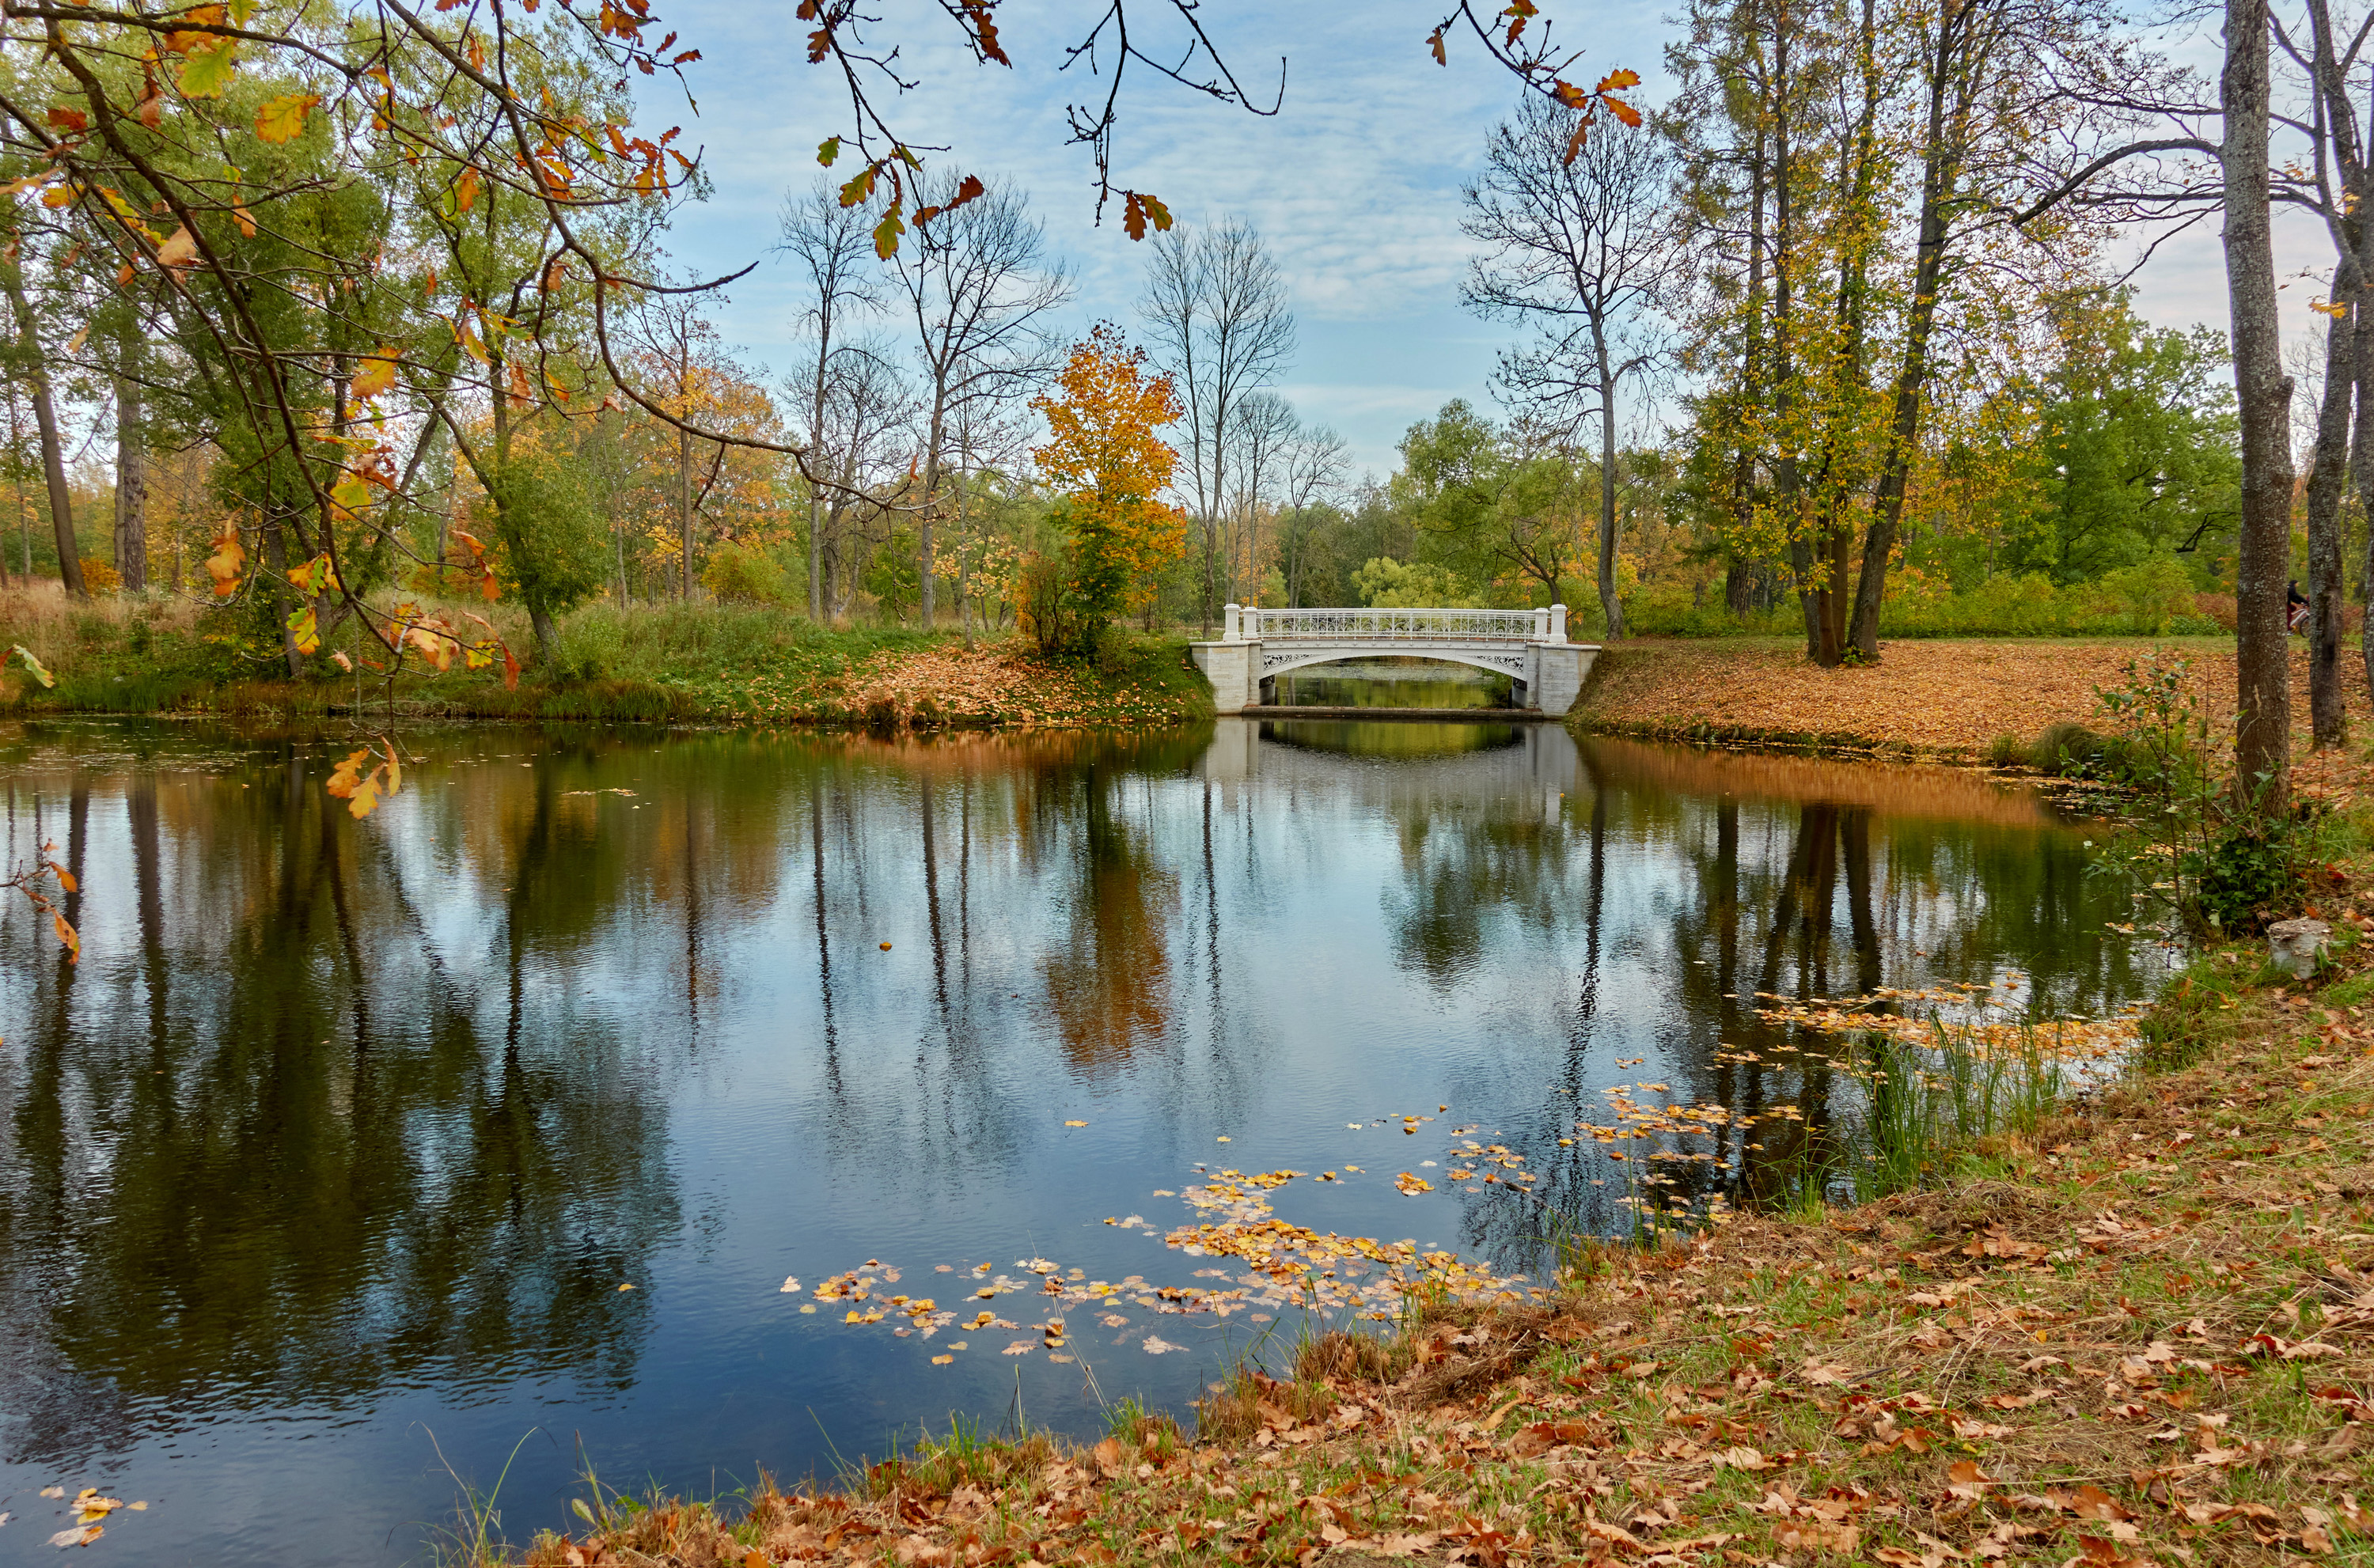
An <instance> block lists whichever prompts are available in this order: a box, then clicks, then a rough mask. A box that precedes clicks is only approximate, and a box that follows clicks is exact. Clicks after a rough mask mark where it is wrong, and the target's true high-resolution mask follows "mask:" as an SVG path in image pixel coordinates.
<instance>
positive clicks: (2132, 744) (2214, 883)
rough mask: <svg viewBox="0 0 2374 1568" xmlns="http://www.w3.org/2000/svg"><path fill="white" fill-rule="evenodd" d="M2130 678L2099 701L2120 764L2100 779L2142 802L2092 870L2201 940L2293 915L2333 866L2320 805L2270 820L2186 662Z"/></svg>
mask: <svg viewBox="0 0 2374 1568" xmlns="http://www.w3.org/2000/svg"><path fill="white" fill-rule="evenodd" d="M2124 674H2125V680H2124V681H2123V683H2122V684H2121V685H2117V686H2113V687H2102V688H2098V689H2097V691H2096V694H2095V695H2096V696H2097V698H2098V700H2099V702H2100V704H2101V707H2102V710H2103V712H2104V713H2106V714H2107V715H2109V716H2110V718H2111V719H2112V720H2115V721H2116V723H2117V724H2118V727H2119V734H2118V736H2117V737H2116V740H2117V743H2118V745H2119V748H2120V750H2121V753H2122V754H2123V756H2122V759H2121V762H2120V764H2119V766H2117V768H2116V769H2115V770H2113V771H2107V772H2106V773H2105V774H2104V775H2103V776H2104V777H2110V778H2114V779H2115V781H2116V782H2119V783H2121V784H2123V785H2124V786H2126V787H2127V788H2128V789H2130V790H2133V792H2134V795H2135V803H2134V806H2133V809H2132V810H2131V811H2130V812H2129V813H2127V816H2126V821H2125V823H2124V825H2122V826H2121V828H2120V829H2119V830H2118V831H2117V832H2115V833H2113V834H2112V835H2110V837H2108V838H2106V839H2105V840H2103V841H2102V842H2101V843H2100V844H2099V845H2098V848H2097V854H2096V861H2095V865H2096V869H2097V870H2098V871H2099V872H2102V873H2104V874H2108V875H2110V876H2113V877H2115V878H2117V879H2119V880H2120V881H2121V882H2123V883H2126V884H2127V885H2128V886H2129V887H2130V888H2131V889H2132V890H2133V895H2134V898H2135V901H2136V902H2137V903H2138V904H2139V905H2142V906H2144V907H2146V908H2148V909H2156V910H2157V911H2159V912H2160V914H2161V915H2162V916H2163V918H2164V919H2167V920H2168V923H2170V924H2172V925H2174V926H2175V927H2177V928H2178V929H2179V930H2182V931H2183V932H2184V933H2185V934H2187V935H2188V936H2192V937H2194V938H2196V939H2198V938H2202V937H2210V936H2218V935H2224V934H2227V933H2233V932H2241V931H2250V930H2256V929H2258V927H2259V926H2260V925H2262V924H2263V923H2264V922H2265V921H2266V920H2268V919H2273V918H2275V917H2277V916H2280V915H2282V914H2284V913H2286V912H2287V911H2289V910H2290V909H2291V908H2293V907H2296V906H2297V905H2298V903H2299V901H2300V899H2301V896H2302V894H2303V891H2304V889H2305V886H2306V883H2307V880H2308V877H2309V872H2311V870H2312V869H2313V868H2314V867H2315V866H2317V865H2318V864H2320V863H2321V862H2322V861H2325V860H2328V859H2329V858H2330V856H2331V852H2332V849H2333V826H2334V825H2333V823H2332V822H2331V820H2330V819H2329V818H2328V817H2327V815H2326V814H2325V813H2323V812H2321V810H2320V809H2319V808H2318V807H2317V806H2316V805H2315V804H2314V803H2313V802H2301V803H2298V804H2297V805H2292V806H2289V807H2287V808H2286V809H2284V810H2279V811H2277V810H2269V809H2267V807H2266V802H2267V799H2268V790H2269V784H2268V781H2267V780H2264V779H2257V780H2238V779H2235V778H2232V777H2230V776H2229V774H2228V773H2227V769H2226V767H2225V766H2223V763H2224V760H2225V755H2226V753H2227V750H2228V748H2226V747H2223V746H2220V745H2218V744H2216V743H2215V742H2214V740H2213V736H2212V734H2211V731H2210V725H2209V720H2208V718H2207V716H2206V715H2205V714H2204V711H2203V709H2202V706H2201V698H2200V696H2199V692H2198V689H2197V683H2195V682H2194V681H2193V680H2192V661H2190V660H2188V659H2186V658H2185V657H2184V656H2183V655H2181V654H2177V653H2170V652H2164V651H2163V652H2154V653H2149V654H2145V656H2143V657H2142V658H2139V659H2132V660H2129V661H2127V663H2126V665H2125V667H2124Z"/></svg>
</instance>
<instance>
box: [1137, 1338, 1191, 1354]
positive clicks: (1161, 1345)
mask: <svg viewBox="0 0 2374 1568" xmlns="http://www.w3.org/2000/svg"><path fill="white" fill-rule="evenodd" d="M1138 1343H1139V1345H1140V1347H1141V1348H1143V1349H1144V1350H1145V1352H1146V1354H1147V1355H1150V1356H1158V1355H1168V1354H1169V1353H1170V1352H1172V1351H1183V1350H1185V1349H1186V1348H1187V1347H1186V1346H1184V1345H1174V1344H1172V1343H1171V1342H1170V1341H1169V1340H1165V1339H1161V1338H1159V1337H1158V1336H1156V1335H1153V1334H1148V1335H1147V1336H1146V1338H1145V1339H1143V1340H1139V1341H1138Z"/></svg>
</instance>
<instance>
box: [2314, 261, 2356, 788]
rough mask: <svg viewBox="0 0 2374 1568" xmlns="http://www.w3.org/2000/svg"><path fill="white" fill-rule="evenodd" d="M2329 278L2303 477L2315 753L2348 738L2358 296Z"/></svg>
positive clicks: (2338, 274)
mask: <svg viewBox="0 0 2374 1568" xmlns="http://www.w3.org/2000/svg"><path fill="white" fill-rule="evenodd" d="M2347 270H2348V269H2347V267H2346V264H2345V265H2344V266H2343V267H2342V268H2338V269H2336V271H2335V275H2334V278H2333V303H2334V306H2335V307H2336V308H2337V309H2340V310H2342V311H2343V313H2342V314H2340V315H2337V316H2334V317H2333V318H2332V324H2331V326H2330V328H2329V329H2328V332H2327V334H2326V338H2325V357H2324V397H2323V401H2322V404H2321V406H2320V407H2319V409H2318V411H2317V420H2316V453H2315V456H2314V458H2313V459H2312V460H2311V462H2310V463H2309V476H2308V605H2309V611H2308V614H2309V621H2308V637H2309V640H2308V649H2309V652H2308V703H2309V720H2310V727H2311V729H2312V730H2313V731H2314V735H2315V743H2316V745H2317V748H2318V749H2319V750H2322V749H2323V748H2325V747H2327V746H2337V745H2340V744H2341V743H2343V742H2345V740H2347V739H2348V737H2349V719H2348V715H2347V713H2346V712H2345V710H2344V708H2343V704H2342V696H2341V638H2342V625H2341V609H2342V587H2343V585H2342V567H2341V502H2342V497H2343V494H2344V492H2345V490H2346V488H2347V485H2348V465H2349V434H2350V429H2349V427H2350V401H2351V400H2350V392H2351V388H2352V385H2353V383H2354V382H2355V381H2356V360H2357V330H2356V311H2355V306H2356V296H2357V290H2356V288H2355V287H2349V286H2348V285H2347V284H2346V283H2345V280H2344V278H2343V276H2342V274H2343V273H2345V272H2346V271H2347Z"/></svg>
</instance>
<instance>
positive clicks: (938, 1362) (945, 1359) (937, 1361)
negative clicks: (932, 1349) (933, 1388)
mask: <svg viewBox="0 0 2374 1568" xmlns="http://www.w3.org/2000/svg"><path fill="white" fill-rule="evenodd" d="M956 1359H957V1358H956V1357H954V1356H934V1357H933V1358H932V1364H933V1365H934V1366H946V1365H947V1364H948V1363H950V1362H952V1361H954V1360H956Z"/></svg>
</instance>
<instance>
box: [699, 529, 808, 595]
mask: <svg viewBox="0 0 2374 1568" xmlns="http://www.w3.org/2000/svg"><path fill="white" fill-rule="evenodd" d="M700 586H701V587H703V588H705V589H707V590H709V593H710V597H711V598H712V599H716V600H718V601H720V602H721V603H727V604H781V603H784V601H785V599H786V598H787V597H788V593H787V591H786V587H785V584H784V581H783V568H781V567H779V566H777V565H776V564H775V562H774V561H773V559H772V558H771V557H770V556H768V555H767V554H766V553H765V552H764V551H760V550H754V549H749V548H746V547H745V546H743V545H740V544H735V543H734V542H733V541H732V540H727V541H725V542H724V543H723V544H719V545H718V546H717V547H716V548H714V549H712V550H711V551H710V552H709V564H708V565H707V566H705V567H702V568H700Z"/></svg>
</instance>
